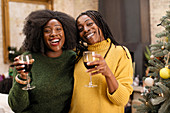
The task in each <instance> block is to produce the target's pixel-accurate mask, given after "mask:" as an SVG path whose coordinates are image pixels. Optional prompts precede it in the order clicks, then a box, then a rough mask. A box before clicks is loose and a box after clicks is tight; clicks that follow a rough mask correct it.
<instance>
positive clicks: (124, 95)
mask: <svg viewBox="0 0 170 113" xmlns="http://www.w3.org/2000/svg"><path fill="white" fill-rule="evenodd" d="M125 50H126V51H123V52H121V53H122V54H121V57H120V60H119V62H118V65H117V69H116V70H115V73H114V76H115V78H116V79H117V81H118V85H119V86H118V89H117V90H116V91H115V92H114V93H113V94H110V93H109V91H108V88H107V95H108V98H109V100H110V101H111V102H112V103H114V104H116V105H126V103H127V102H128V100H129V96H130V95H131V94H132V91H133V88H132V86H131V84H132V82H133V79H132V76H133V68H132V60H131V56H130V53H129V51H128V50H127V48H125Z"/></svg>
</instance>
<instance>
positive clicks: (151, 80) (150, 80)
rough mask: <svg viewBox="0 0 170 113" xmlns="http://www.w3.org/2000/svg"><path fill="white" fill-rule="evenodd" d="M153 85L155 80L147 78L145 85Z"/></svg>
mask: <svg viewBox="0 0 170 113" xmlns="http://www.w3.org/2000/svg"><path fill="white" fill-rule="evenodd" d="M153 84H154V80H153V79H152V78H151V77H147V78H146V79H145V85H146V86H153Z"/></svg>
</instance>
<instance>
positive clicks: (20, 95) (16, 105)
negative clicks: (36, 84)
mask: <svg viewBox="0 0 170 113" xmlns="http://www.w3.org/2000/svg"><path fill="white" fill-rule="evenodd" d="M16 75H17V71H16V70H15V71H14V73H13V77H14V78H15V76H16ZM24 86H25V85H21V84H19V83H17V82H16V81H15V79H13V86H12V88H11V90H10V92H9V96H8V104H9V106H10V107H11V109H12V110H13V111H14V112H16V113H18V112H22V111H23V110H24V109H26V108H27V107H28V105H29V94H28V91H26V90H22V87H24Z"/></svg>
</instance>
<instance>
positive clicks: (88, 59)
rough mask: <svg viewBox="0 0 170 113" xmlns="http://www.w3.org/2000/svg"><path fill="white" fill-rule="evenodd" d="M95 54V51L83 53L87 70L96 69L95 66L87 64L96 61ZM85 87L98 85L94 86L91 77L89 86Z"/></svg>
mask: <svg viewBox="0 0 170 113" xmlns="http://www.w3.org/2000/svg"><path fill="white" fill-rule="evenodd" d="M94 54H95V52H94V51H84V52H83V62H84V65H85V67H86V68H87V69H91V68H94V67H95V65H91V66H88V65H87V63H88V62H92V61H95V60H96V58H95V57H93V55H94ZM85 87H97V85H94V84H93V83H92V76H90V81H89V84H88V85H85Z"/></svg>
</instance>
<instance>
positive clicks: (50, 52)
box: [45, 49, 63, 58]
mask: <svg viewBox="0 0 170 113" xmlns="http://www.w3.org/2000/svg"><path fill="white" fill-rule="evenodd" d="M62 53H63V50H62V49H61V50H60V51H57V52H54V51H47V52H46V53H45V55H46V56H48V57H52V58H55V57H59V56H61V54H62Z"/></svg>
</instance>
